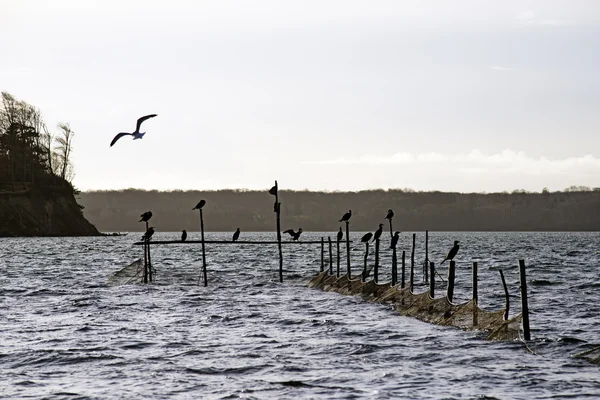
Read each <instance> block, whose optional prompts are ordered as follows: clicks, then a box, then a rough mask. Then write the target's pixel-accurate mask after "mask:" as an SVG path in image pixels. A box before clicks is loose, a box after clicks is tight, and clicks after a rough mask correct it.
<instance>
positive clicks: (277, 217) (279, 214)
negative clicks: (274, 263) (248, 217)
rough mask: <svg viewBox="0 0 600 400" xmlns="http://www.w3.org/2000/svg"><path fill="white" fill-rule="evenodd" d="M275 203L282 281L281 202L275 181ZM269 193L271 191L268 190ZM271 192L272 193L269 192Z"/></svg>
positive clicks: (281, 278)
mask: <svg viewBox="0 0 600 400" xmlns="http://www.w3.org/2000/svg"><path fill="white" fill-rule="evenodd" d="M274 188H275V204H274V207H273V208H274V210H273V211H275V214H276V219H277V248H278V250H279V282H280V283H282V282H283V252H282V251H281V203H280V202H279V185H278V184H277V181H275V186H274ZM269 193H271V191H269ZM271 194H273V193H271Z"/></svg>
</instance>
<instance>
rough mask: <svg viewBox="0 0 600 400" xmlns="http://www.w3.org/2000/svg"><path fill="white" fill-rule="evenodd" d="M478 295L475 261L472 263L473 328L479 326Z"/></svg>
mask: <svg viewBox="0 0 600 400" xmlns="http://www.w3.org/2000/svg"><path fill="white" fill-rule="evenodd" d="M478 305H479V295H478V293H477V261H473V326H477V325H478V324H479V320H478V317H479V310H478Z"/></svg>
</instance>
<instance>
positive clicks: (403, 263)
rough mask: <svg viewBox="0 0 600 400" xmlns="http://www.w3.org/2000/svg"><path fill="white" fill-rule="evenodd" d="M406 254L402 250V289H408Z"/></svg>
mask: <svg viewBox="0 0 600 400" xmlns="http://www.w3.org/2000/svg"><path fill="white" fill-rule="evenodd" d="M405 275H406V252H405V251H404V250H402V280H401V281H400V288H402V289H404V288H405V287H406V277H405Z"/></svg>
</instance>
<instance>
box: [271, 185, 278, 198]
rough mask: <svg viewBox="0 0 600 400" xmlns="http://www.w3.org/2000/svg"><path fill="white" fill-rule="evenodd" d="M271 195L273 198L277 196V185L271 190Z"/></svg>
mask: <svg viewBox="0 0 600 400" xmlns="http://www.w3.org/2000/svg"><path fill="white" fill-rule="evenodd" d="M269 194H272V195H273V196H275V195H276V194H277V185H275V186H273V187H272V188H271V189H269Z"/></svg>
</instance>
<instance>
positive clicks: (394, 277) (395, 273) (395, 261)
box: [392, 247, 398, 286]
mask: <svg viewBox="0 0 600 400" xmlns="http://www.w3.org/2000/svg"><path fill="white" fill-rule="evenodd" d="M397 282H398V259H397V257H396V247H394V248H392V286H395V285H396V283H397Z"/></svg>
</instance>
